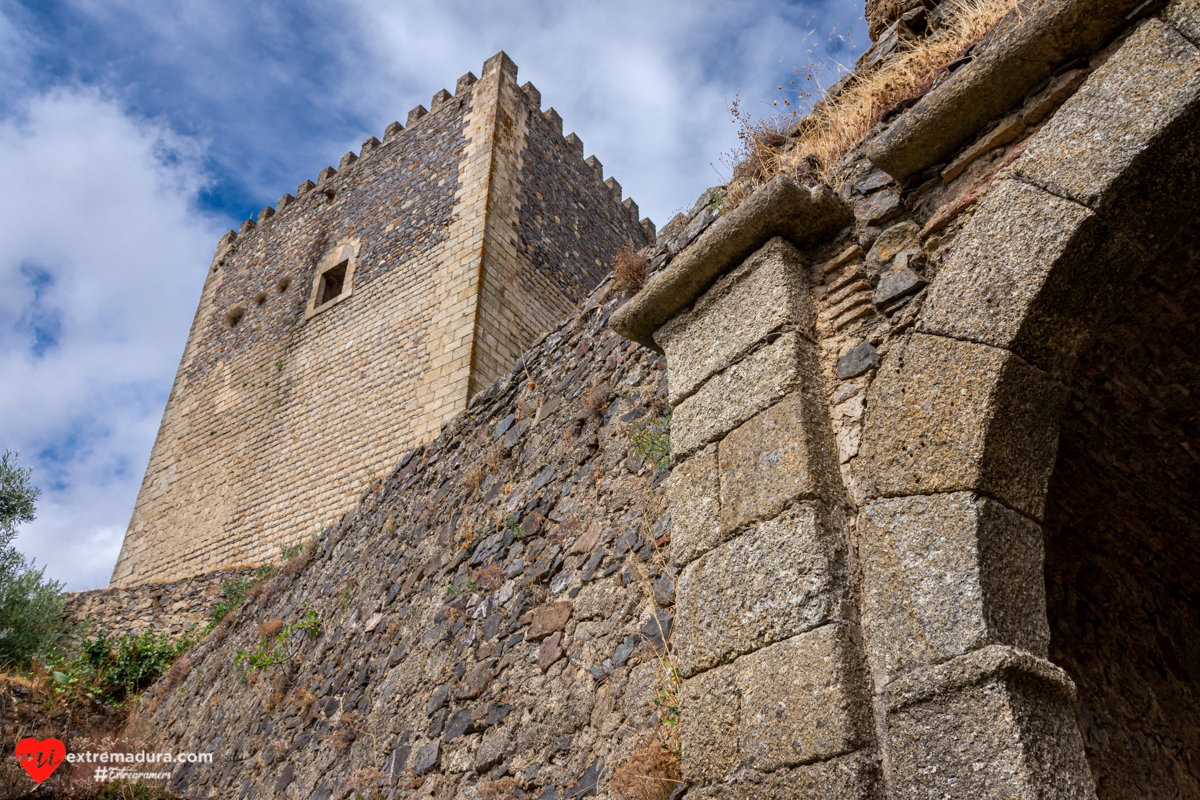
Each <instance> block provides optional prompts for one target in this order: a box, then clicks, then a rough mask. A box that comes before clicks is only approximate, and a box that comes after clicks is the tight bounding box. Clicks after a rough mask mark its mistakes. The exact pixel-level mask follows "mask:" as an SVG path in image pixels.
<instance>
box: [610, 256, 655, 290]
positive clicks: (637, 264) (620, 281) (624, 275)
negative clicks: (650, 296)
mask: <svg viewBox="0 0 1200 800" xmlns="http://www.w3.org/2000/svg"><path fill="white" fill-rule="evenodd" d="M648 277H650V262H649V261H647V260H646V256H645V255H644V254H643V253H642V251H641V250H638V249H636V248H635V247H634V246H633V245H631V244H627V245H625V248H624V249H623V250H622V251H621V252H619V253H617V258H616V261H614V262H613V287H614V288H615V289H616V290H617V291H618V292H623V293H625V294H633V293H635V292H638V291H641V288H642V287H643V286H644V285H645V284H646V279H647V278H648Z"/></svg>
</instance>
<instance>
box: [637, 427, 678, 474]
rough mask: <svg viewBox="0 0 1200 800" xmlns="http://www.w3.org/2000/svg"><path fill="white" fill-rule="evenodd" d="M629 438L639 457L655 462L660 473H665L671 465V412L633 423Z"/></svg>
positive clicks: (651, 462)
mask: <svg viewBox="0 0 1200 800" xmlns="http://www.w3.org/2000/svg"><path fill="white" fill-rule="evenodd" d="M629 439H630V441H631V442H632V443H633V449H634V451H636V452H637V454H638V457H639V458H641V459H642V461H644V462H646V463H647V464H653V465H654V469H655V471H656V472H657V473H658V474H659V475H665V474H666V473H667V472H668V471H670V466H671V412H670V411H668V412H666V413H665V414H663V415H662V416H661V417H654V418H652V419H650V420H649V421H647V422H644V423H639V422H635V423H633V426H632V428H631V429H630V432H629Z"/></svg>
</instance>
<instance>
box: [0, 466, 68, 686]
mask: <svg viewBox="0 0 1200 800" xmlns="http://www.w3.org/2000/svg"><path fill="white" fill-rule="evenodd" d="M18 456H19V454H17V453H14V452H12V451H11V450H5V451H4V455H2V456H0V665H4V664H14V665H16V666H18V667H28V666H29V665H30V664H32V663H33V661H34V660H35V659H38V658H45V657H46V656H48V655H49V654H50V653H51V652H52V651H53V649H54V647H55V645H56V644H58V643H59V641H60V640H62V639H63V638H64V637H65V636H66V635H67V634H68V633H70V631H71V625H70V624H69V623H68V622H67V621H66V620H65V619H64V618H63V606H64V599H63V597H62V588H63V587H62V584H61V583H58V582H57V581H51V580H46V578H45V568H44V567H43V568H42V569H38V568H37V567H36V565H34V564H31V563H29V562H27V561H26V560H25V557H24V556H23V555H21V554H20V553H19V552H17V549H16V548H15V547H13V546H12V540H13V539H15V538H16V536H17V525H18V523H22V522H32V521H33V519H34V512H35V510H36V504H37V498H38V494H39V490H38V489H37V488H36V487H34V486H32V485H31V484H30V483H29V476H30V473H31V471H32V470H30V469H28V468H26V469H21V467H19V466H18V464H17V458H18Z"/></svg>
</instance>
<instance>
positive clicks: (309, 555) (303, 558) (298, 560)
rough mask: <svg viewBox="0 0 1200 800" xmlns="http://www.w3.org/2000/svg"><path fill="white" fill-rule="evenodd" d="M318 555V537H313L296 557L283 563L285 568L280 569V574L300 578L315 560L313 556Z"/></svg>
mask: <svg viewBox="0 0 1200 800" xmlns="http://www.w3.org/2000/svg"><path fill="white" fill-rule="evenodd" d="M316 554H317V537H316V536H312V537H310V538H309V540H308V542H306V543H305V545H304V548H303V549H302V550H301V551H300V552H299V553H296V555H294V556H292V557H291V558H289V559H288V560H287V561H285V562H283V566H281V567H280V568H279V574H281V575H284V576H286V577H288V578H296V577H299V575H300V573H301V572H303V571H304V568H305V567H307V566H308V564H309V562H310V561H312V560H313V556H315V555H316Z"/></svg>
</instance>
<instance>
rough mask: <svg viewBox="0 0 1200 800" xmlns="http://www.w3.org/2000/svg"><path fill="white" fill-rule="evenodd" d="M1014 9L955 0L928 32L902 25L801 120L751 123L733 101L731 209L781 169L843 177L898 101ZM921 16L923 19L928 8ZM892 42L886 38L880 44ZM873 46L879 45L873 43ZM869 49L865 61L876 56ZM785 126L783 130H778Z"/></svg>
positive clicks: (990, 0)
mask: <svg viewBox="0 0 1200 800" xmlns="http://www.w3.org/2000/svg"><path fill="white" fill-rule="evenodd" d="M1016 6H1017V2H1016V0H957V2H951V3H944V4H943V5H942V6H940V7H939V8H938V11H937V13H936V15H931V16H930V17H929V19H928V20H927V21H922V22H921V25H922V26H925V27H923V28H922V33H923V35H921V36H916V35H913V34H911V32H910V29H909V28H908V27H906V26H905V27H903V28H901V26H903V25H904V23H903V22H899V23H897V33H896V37H897V41H896V43H895V52H894V53H893V54H892V55H891V56H890V57H888V58H884V59H881V60H880V61H879V62H878V64H876V65H875V66H874V68H869V67H866V66H860V69H859V71H857V72H855V73H852V74H851V75H849V76H846V77H845V78H844V79H843V80H844V81H845V82H844V83H842V82H841V81H839V83H840V84H841V85H840V86H837V84H835V86H836V87H837V91H836V92H831V93H830V94H829V95H827V96H825V97H824V98H822V99H821V100H819V101H818V102H817V103H816V104H815V105H814V107H813V110H812V112H811V113H809V114H808V115H806V116H804V117H803V118H801V119H800V120H799V121H798V122H795V121H794V117H795V116H798V112H796V113H794V114H791V115H787V116H776V117H768V118H766V119H762V120H754V119H752V118H751V117H750V116H749V115H748V114H745V113H742V112H741V111H740V110H739V108H738V107H737V106H736V104H735V106H734V108H733V112H734V114H735V116H736V117H738V119H739V122H740V123H741V133H740V138H741V146H740V149H739V151H738V152H737V153H736V154H735V158H736V159H737V165H736V166H735V168H734V180H733V182H732V183H731V184H730V191H729V195H728V197H727V198H726V207H727V208H728V209H732V208H734V207H736V206H737V204H738V203H740V202H741V201H742V200H743V199H745V198H746V197H748V196H749V195H750V194H751V193H752V192H753V191H754V190H755V189H756V188H757V187H758V186H760V185H762V184H763V183H765V182H766V181H767V180H769V179H770V178H771V177H772V176H774V175H777V174H780V173H783V174H786V175H790V176H792V177H793V178H796V179H797V180H799V181H801V182H805V183H809V184H811V183H814V182H817V181H820V182H823V183H825V184H827V185H829V186H831V187H834V188H836V187H837V185H838V184H839V183H840V182H841V181H842V180H844V179H845V178H846V176H847V171H848V169H849V168H850V166H851V162H852V160H853V159H849V158H846V156H847V154H850V153H852V152H853V151H854V150H855V149H856V148H857V147H858V145H859V143H860V142H861V141H862V140H863V138H864V137H865V136H866V135H867V133H868V132H869V131H870V130H871V128H872V127H874V126H875V125H876V123H878V122H879V121H880V120H881V119H883V118H884V117H885V115H887V114H888V113H889V112H890V111H892V110H893V109H895V108H896V107H897V106H898V105H900V104H904V103H906V102H908V101H911V100H913V99H915V98H917V97H920V96H921V95H923V94H925V93H926V92H928V91H929V90H930V89H932V88H933V87H934V86H936V85H937V84H938V83H939V82H940V81H942V80H944V79H945V78H947V77H949V75H950V70H948V69H947V66H948V65H951V64H953V63H954V62H955V61H956V60H957V59H960V58H962V57H963V55H964V54H966V53H967V51H968V50H969V49H970V48H971V47H972V46H973V45H974V44H976V43H977V42H979V41H980V40H981V39H982V38H983V37H984V35H985V34H986V33H987V32H988V31H989V30H991V29H992V28H993V27H994V26H995V25H996V23H998V22H999V21H1000V20H1001V19H1002V18H1003V17H1004V15H1005V14H1007V13H1009V12H1010V11H1012V10H1013V8H1015V7H1016ZM921 11H922V13H921V15H919V16H920V17H922V18H923V17H924V10H923V9H922V10H921ZM881 45H882V46H889V45H890V42H885V41H884V40H882V39H881V41H880V42H879V43H877V44H876V48H878V47H880V46H881ZM873 49H874V48H873ZM873 55H874V54H873V52H872V51H871V50H869V51H868V52H867V53H866V54H864V58H863V59H860V65H863V64H865V63H868V62H870V61H871V60H872V56H873ZM781 129H786V131H787V132H786V133H783V132H781Z"/></svg>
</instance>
